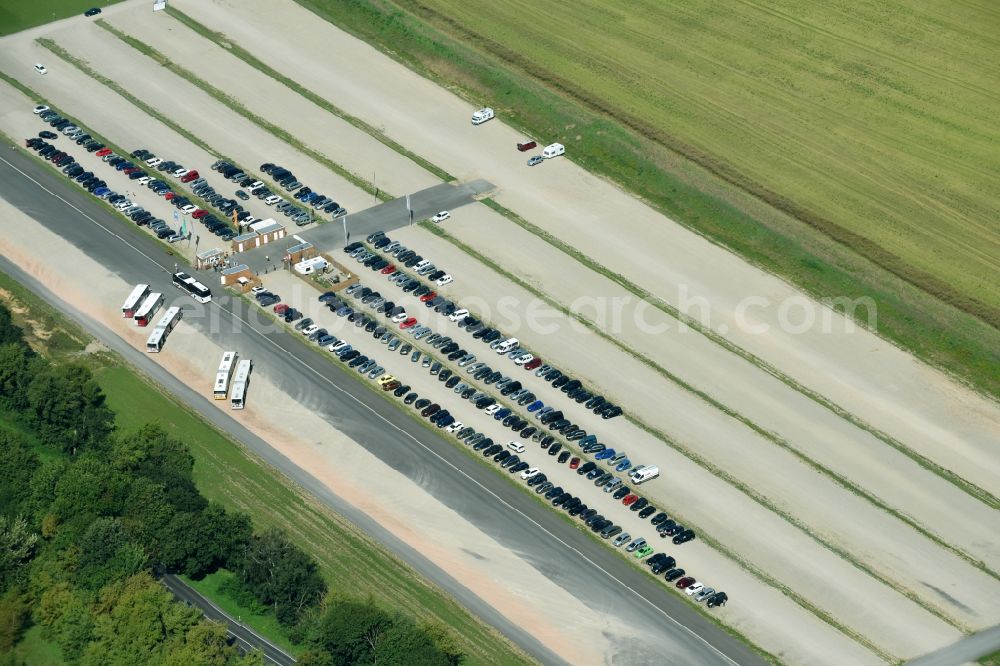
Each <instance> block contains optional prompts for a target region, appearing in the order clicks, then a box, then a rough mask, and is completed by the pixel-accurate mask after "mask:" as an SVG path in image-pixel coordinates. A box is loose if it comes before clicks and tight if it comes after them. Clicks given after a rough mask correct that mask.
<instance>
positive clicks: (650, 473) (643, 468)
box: [630, 465, 660, 485]
mask: <svg viewBox="0 0 1000 666" xmlns="http://www.w3.org/2000/svg"><path fill="white" fill-rule="evenodd" d="M659 475H660V468H659V467H657V466H656V465H639V466H638V467H636V468H635V469H633V470H632V474H631V475H630V477H631V478H632V483H634V484H635V485H639V484H640V483H645V482H646V481H649V480H650V479H655V478H656V477H658V476H659Z"/></svg>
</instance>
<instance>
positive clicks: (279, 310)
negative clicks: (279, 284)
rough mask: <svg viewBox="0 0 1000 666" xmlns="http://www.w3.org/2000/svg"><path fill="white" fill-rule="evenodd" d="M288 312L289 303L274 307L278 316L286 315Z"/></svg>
mask: <svg viewBox="0 0 1000 666" xmlns="http://www.w3.org/2000/svg"><path fill="white" fill-rule="evenodd" d="M287 310H288V304H287V303H278V304H277V305H275V306H274V311H275V312H277V313H278V314H285V311H287Z"/></svg>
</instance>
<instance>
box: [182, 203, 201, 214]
mask: <svg viewBox="0 0 1000 666" xmlns="http://www.w3.org/2000/svg"><path fill="white" fill-rule="evenodd" d="M196 210H198V207H197V206H195V205H194V204H188V205H187V206H184V207H183V208H181V212H182V213H184V214H185V215H190V214H191V213H193V212H195V211H196Z"/></svg>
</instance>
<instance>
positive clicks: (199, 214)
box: [191, 208, 208, 220]
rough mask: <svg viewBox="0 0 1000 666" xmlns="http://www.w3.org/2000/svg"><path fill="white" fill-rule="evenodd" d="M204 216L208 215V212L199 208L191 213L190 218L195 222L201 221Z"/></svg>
mask: <svg viewBox="0 0 1000 666" xmlns="http://www.w3.org/2000/svg"><path fill="white" fill-rule="evenodd" d="M206 215H208V211H207V210H202V209H201V208H199V209H198V210H196V211H194V212H193V213H191V217H193V218H194V219H196V220H198V219H201V218H203V217H205V216H206Z"/></svg>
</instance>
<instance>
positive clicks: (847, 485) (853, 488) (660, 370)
mask: <svg viewBox="0 0 1000 666" xmlns="http://www.w3.org/2000/svg"><path fill="white" fill-rule="evenodd" d="M419 226H420V227H421V228H422V229H425V230H427V231H430V232H431V233H432V234H434V235H436V236H438V237H440V238H442V239H444V240H446V241H448V242H450V243H452V244H453V245H455V247H457V248H458V249H460V250H462V251H463V252H466V253H468V254H470V255H471V256H473V257H474V258H476V259H478V260H479V261H481V262H482V263H484V264H485V265H486V266H488V267H489V268H491V269H492V270H494V271H496V272H497V273H498V274H500V275H503V276H504V277H506V278H507V279H509V280H511V281H512V282H514V283H515V284H517V285H518V286H520V287H521V288H522V289H525V290H526V291H528V292H529V293H531V294H532V295H534V296H535V297H536V298H538V299H540V300H542V301H544V302H545V303H546V304H548V305H549V306H550V307H552V308H554V309H556V310H558V311H559V312H562V313H563V314H564V315H566V316H567V317H571V318H573V319H574V320H576V321H577V322H579V323H580V324H582V325H583V326H586V327H587V328H588V329H589V330H591V331H593V332H594V333H595V334H597V335H598V336H600V337H601V338H603V339H604V340H607V341H608V342H610V343H611V344H613V345H614V346H616V347H617V348H618V349H620V350H622V351H623V352H625V353H626V354H628V355H630V356H632V357H633V358H635V359H636V360H637V361H639V362H640V363H642V364H643V365H645V366H647V367H649V368H650V369H651V370H653V371H654V372H656V373H657V374H659V375H661V376H662V377H664V378H665V379H667V380H668V381H670V382H672V383H674V384H676V385H677V386H679V387H680V388H682V389H684V390H685V391H688V392H690V393H692V394H694V395H695V396H697V397H698V398H700V399H702V400H703V401H705V402H707V403H708V404H709V405H711V406H712V407H714V408H715V409H717V410H719V411H721V412H722V413H724V414H726V415H727V416H729V417H731V418H734V419H736V420H737V421H739V422H740V423H742V424H744V425H745V426H747V427H748V428H750V429H751V430H753V431H754V432H755V433H757V434H759V435H760V436H762V437H764V438H765V439H767V440H768V441H770V442H772V443H773V444H775V445H776V446H778V447H779V448H781V449H783V450H785V451H787V452H789V453H790V454H792V455H793V456H794V457H795V458H796V459H797V460H800V461H801V462H803V463H804V464H806V465H807V466H808V467H809V468H811V469H813V470H814V471H816V472H817V473H819V474H821V475H823V476H825V477H827V478H829V479H830V480H832V481H833V482H834V483H836V484H837V485H839V486H841V487H842V488H844V489H845V490H847V491H849V492H851V493H854V494H856V495H857V496H859V497H861V498H862V499H864V500H867V501H868V502H870V503H871V504H872V505H874V506H875V507H877V508H879V509H881V510H882V511H885V512H886V513H888V514H889V515H891V516H893V517H894V518H896V519H898V520H900V521H902V522H903V523H904V524H906V525H908V526H909V527H911V528H913V529H915V530H916V531H917V532H918V533H920V534H921V535H923V536H925V537H927V538H928V539H930V540H931V541H933V542H934V543H936V544H938V545H940V546H942V547H944V548H945V549H946V550H948V551H950V552H952V553H954V554H955V555H957V556H959V557H961V558H962V559H963V560H965V561H966V562H968V563H969V564H971V565H972V566H975V567H976V568H977V569H980V570H981V571H983V572H984V573H986V574H988V575H990V576H992V577H994V578H997V579H998V580H1000V576H998V575H997V574H996V573H995V572H994V571H992V570H991V569H989V568H988V567H987V566H986V565H985V563H983V562H980V561H978V560H976V559H975V558H973V557H971V556H970V555H968V554H967V553H965V552H963V551H961V550H959V549H956V548H955V547H953V546H951V545H950V544H948V543H947V542H945V541H943V540H942V539H940V538H938V537H937V536H935V535H934V534H933V533H931V532H930V531H928V530H927V529H926V528H924V527H922V526H920V525H919V524H917V523H916V522H915V521H913V520H912V519H910V518H909V517H908V516H905V515H904V514H902V513H900V512H898V511H896V510H895V509H893V508H892V507H891V506H889V505H887V504H886V503H885V502H883V501H881V500H880V499H878V498H877V497H875V496H874V495H872V494H870V493H868V492H867V491H865V490H864V489H863V488H861V487H860V486H858V485H856V484H854V483H853V482H852V481H850V480H849V479H847V478H846V477H844V476H842V475H840V474H838V473H837V472H834V471H833V470H831V469H829V468H827V467H825V466H824V465H822V464H821V463H819V462H817V461H815V460H812V459H811V458H809V457H808V456H806V455H805V454H804V453H802V452H800V451H798V450H797V449H795V448H794V447H793V446H792V445H791V444H790V443H788V442H787V441H786V440H784V439H783V438H781V437H780V436H778V435H777V434H775V433H773V432H771V431H769V430H766V429H764V428H762V427H760V426H758V425H757V424H756V423H754V422H753V421H751V420H750V419H749V418H747V417H746V416H744V415H742V414H740V413H739V412H737V411H735V410H733V409H731V408H730V407H728V406H727V405H725V404H723V403H721V402H719V401H718V400H716V399H715V398H713V397H712V396H710V395H708V394H707V393H705V392H704V391H701V390H700V389H698V388H696V387H694V386H692V385H690V384H688V383H687V382H685V381H684V380H683V379H681V378H680V377H678V376H677V375H675V374H673V373H672V372H670V371H669V370H667V369H666V368H664V367H662V366H660V365H659V364H658V363H656V362H655V361H653V360H652V359H650V358H649V357H647V356H645V355H643V354H641V353H639V352H636V351H634V350H632V349H630V348H628V347H626V346H625V345H623V344H622V343H621V342H620V341H618V340H617V339H615V338H614V337H612V336H609V335H608V334H606V333H605V332H604V331H603V330H601V328H600V327H599V326H597V325H596V324H595V323H593V322H592V321H590V320H589V319H587V318H586V317H583V316H581V315H579V314H577V313H575V312H572V311H570V310H569V309H567V308H565V307H563V306H562V305H560V304H559V303H558V302H557V301H556V300H555V299H553V298H552V297H550V296H548V295H547V294H545V293H544V292H542V291H541V290H539V289H537V288H535V287H533V286H531V285H530V284H528V283H527V282H525V281H524V280H523V279H521V278H519V277H517V276H515V275H513V274H511V273H509V272H507V271H506V270H504V269H503V268H502V267H501V266H499V265H498V264H496V262H494V261H493V260H491V259H490V258H489V257H486V256H484V255H482V254H480V253H478V252H477V251H476V250H475V249H474V248H471V247H469V246H468V245H466V244H465V243H463V242H462V241H460V240H459V239H457V238H455V237H454V236H452V235H451V234H449V233H448V232H447V231H445V230H444V229H442V228H441V227H440V226H439V225H435V224H430V223H426V222H421V223H420V225H419ZM625 417H626V418H627V419H628V420H629V421H630V422H631V423H633V424H635V425H636V427H638V428H641V429H642V430H644V431H645V432H647V433H649V434H650V435H652V436H653V437H655V438H656V439H659V440H660V441H662V442H664V443H665V444H667V445H668V446H670V447H671V448H672V449H674V450H675V451H677V452H678V453H681V454H682V455H684V456H685V457H686V458H688V459H689V460H691V461H692V462H695V463H696V464H698V465H699V466H701V467H703V468H705V469H706V470H708V471H709V472H711V473H712V474H713V475H715V476H718V477H719V478H722V479H724V480H726V481H727V482H729V483H730V485H732V486H734V487H736V488H737V489H739V490H741V491H742V492H743V493H744V494H746V495H747V496H748V497H750V498H751V499H753V500H754V501H756V502H757V503H758V504H760V505H761V506H763V507H764V508H766V509H768V510H770V511H773V512H774V513H776V514H778V515H779V516H781V517H782V518H784V519H785V520H786V521H787V522H789V523H790V524H792V525H794V526H795V527H797V528H799V529H800V530H801V531H802V532H804V533H806V534H808V535H809V536H810V537H812V538H813V539H814V540H815V541H817V542H818V543H819V544H821V545H823V546H824V547H826V548H827V549H828V550H831V551H832V552H834V553H836V554H837V555H839V556H840V557H842V558H843V559H845V560H847V561H848V562H850V563H851V564H853V565H854V566H855V567H857V568H858V569H860V570H862V571H864V572H865V573H866V574H868V575H870V576H872V577H873V578H876V579H877V580H879V581H881V582H883V583H884V584H886V585H889V586H890V587H891V588H893V589H897V590H900V591H901V593H902V594H904V595H905V596H906V597H907V598H909V599H910V600H911V601H913V602H914V603H916V604H918V605H919V606H921V607H922V608H924V609H925V610H927V611H928V612H930V613H933V614H934V615H936V616H938V617H939V618H940V619H942V620H944V621H945V622H948V623H949V624H952V625H953V626H955V627H956V628H959V629H962V630H965V627H964V626H962V625H960V624H955V622H956V621H953V620H951V619H950V618H948V617H947V616H945V615H944V614H942V613H940V612H939V611H938V610H937V609H936V608H934V607H933V606H930V605H928V604H926V603H925V602H924V601H923V600H922V599H920V598H919V597H917V596H916V595H915V594H914V593H912V592H910V591H909V590H904V589H903V588H902V586H900V585H899V584H897V583H895V582H893V581H891V580H889V579H888V578H886V577H884V576H882V574H880V573H878V572H877V571H875V570H874V569H872V568H871V567H869V566H868V565H866V564H864V563H862V562H859V561H857V560H856V559H855V558H854V557H853V556H852V555H851V553H849V552H848V551H846V550H844V549H843V548H841V547H839V546H837V545H835V544H833V543H832V542H829V541H827V540H826V539H823V538H822V537H820V536H819V535H817V534H816V533H815V532H814V531H813V530H812V529H811V528H810V527H809V526H808V525H806V524H805V523H803V522H802V521H800V520H799V519H797V518H796V517H795V516H793V515H791V514H790V513H788V512H786V511H785V510H784V509H781V508H779V507H777V506H775V505H774V504H773V503H771V502H770V501H769V500H768V499H767V498H766V497H764V496H763V495H761V494H759V493H757V491H756V490H754V489H752V488H751V487H750V486H748V485H747V484H745V483H743V482H742V481H740V480H739V479H737V478H736V477H734V476H732V475H730V474H729V473H728V472H726V471H725V470H722V469H721V468H719V467H717V466H715V465H714V463H711V462H710V461H709V460H708V459H707V458H704V457H702V456H700V455H699V454H697V453H696V452H695V451H694V450H693V449H692V448H690V447H688V446H686V445H683V444H681V443H679V442H678V441H676V440H675V439H673V438H672V437H670V436H669V435H667V434H666V433H665V432H663V431H662V430H659V429H658V428H655V427H654V426H651V425H649V424H648V423H645V422H644V421H642V420H641V419H639V418H638V417H636V416H635V415H633V414H626V415H625Z"/></svg>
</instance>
